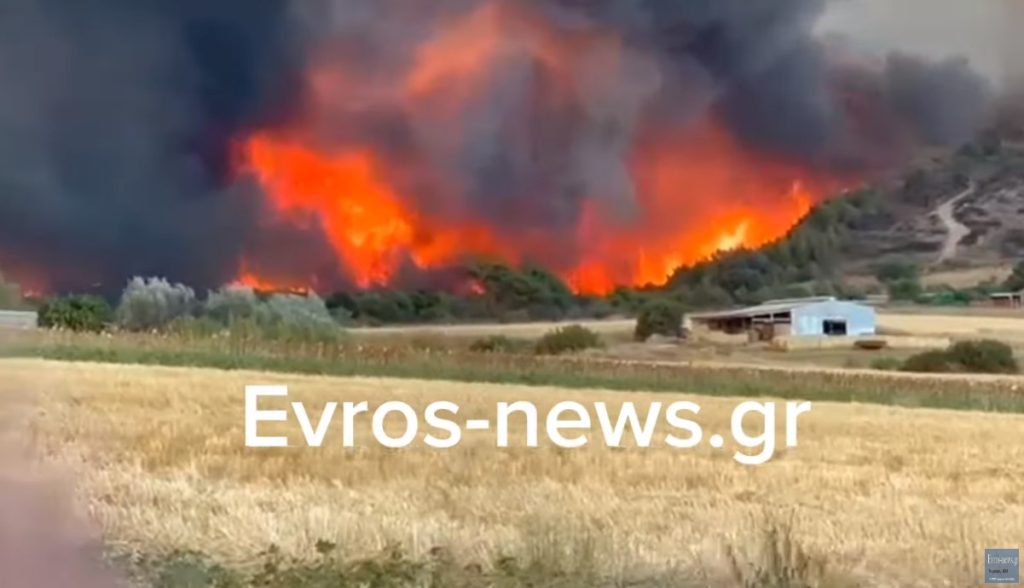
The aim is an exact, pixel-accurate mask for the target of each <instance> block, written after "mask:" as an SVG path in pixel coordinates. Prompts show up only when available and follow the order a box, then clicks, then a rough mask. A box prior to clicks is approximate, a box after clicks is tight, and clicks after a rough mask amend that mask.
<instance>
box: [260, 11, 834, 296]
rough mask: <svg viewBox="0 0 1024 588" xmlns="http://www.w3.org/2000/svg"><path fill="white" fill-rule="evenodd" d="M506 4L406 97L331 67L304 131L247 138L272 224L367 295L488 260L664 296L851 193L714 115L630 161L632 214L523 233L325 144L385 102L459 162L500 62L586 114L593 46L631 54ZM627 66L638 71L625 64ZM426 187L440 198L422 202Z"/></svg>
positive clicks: (424, 67) (584, 216) (656, 138)
mask: <svg viewBox="0 0 1024 588" xmlns="http://www.w3.org/2000/svg"><path fill="white" fill-rule="evenodd" d="M508 6H510V5H508V4H504V3H492V4H485V5H484V6H483V7H482V8H481V9H480V10H478V11H477V12H475V13H473V14H471V15H469V16H467V17H465V18H463V19H462V20H460V21H457V22H454V23H451V24H450V26H448V27H446V28H443V29H442V31H441V32H440V33H438V35H437V36H435V37H434V38H431V39H429V40H427V41H426V42H425V43H424V44H423V45H422V46H421V47H420V49H419V51H418V52H417V53H416V55H414V56H413V57H412V59H411V67H410V69H409V71H408V72H407V75H406V76H405V77H404V78H403V79H402V80H401V82H399V83H398V84H397V85H395V86H393V87H383V88H381V87H376V86H374V87H370V85H368V84H364V85H361V84H359V83H356V81H354V80H351V79H348V77H347V76H346V73H345V72H344V71H340V72H339V71H337V70H336V68H335V67H334V66H333V65H332V64H331V63H330V62H329V61H326V62H325V63H322V64H318V65H317V66H316V67H314V69H313V71H312V72H311V73H310V78H311V80H310V82H311V83H310V84H309V86H310V88H311V92H312V95H311V96H310V98H309V101H308V104H307V112H306V113H305V115H304V117H303V118H302V120H301V121H299V122H298V123H296V124H295V125H294V126H293V127H292V128H288V129H285V130H277V131H273V132H261V133H257V134H255V135H252V136H250V137H247V138H245V139H244V141H243V149H242V152H243V155H244V170H245V171H246V172H248V173H251V174H252V175H253V176H254V177H256V178H257V179H258V181H259V183H260V184H261V186H262V187H263V190H264V192H265V193H266V194H267V195H268V198H269V200H270V202H271V203H272V205H273V210H274V212H275V214H276V218H275V219H274V221H275V222H284V223H289V224H292V225H295V226H300V227H307V228H310V229H317V230H320V231H322V232H323V234H324V235H325V236H326V238H327V241H328V242H329V243H330V246H331V248H332V249H333V253H334V256H335V258H336V260H337V270H338V272H339V273H341V274H342V275H345V276H347V278H348V279H350V281H351V282H353V283H354V284H356V285H357V286H359V287H362V288H367V287H371V286H376V285H386V284H390V283H392V282H394V281H395V279H396V278H397V276H398V275H399V274H400V273H401V271H402V270H403V268H405V267H414V268H417V269H419V270H430V269H434V268H443V267H447V266H452V265H458V264H460V263H462V262H465V261H467V260H470V259H476V258H480V257H487V258H496V259H501V260H504V261H505V262H507V263H512V264H517V263H522V262H524V261H531V262H537V263H541V264H543V265H545V266H547V267H549V268H550V269H552V270H553V271H555V272H557V273H558V274H559V275H561V276H562V277H563V278H564V279H565V280H566V281H567V283H569V284H570V285H571V286H572V288H573V289H574V290H576V291H577V292H580V293H588V294H603V293H607V292H610V291H611V290H612V289H614V288H615V287H616V286H619V285H646V284H661V283H664V282H665V281H666V280H667V278H668V277H669V276H670V275H671V274H672V272H673V271H675V270H676V269H677V268H678V267H679V266H681V265H686V264H692V263H696V262H699V261H702V260H704V259H707V258H708V257H710V256H712V255H714V254H715V253H717V252H719V251H726V250H734V249H738V248H743V247H747V248H755V247H759V246H762V245H765V244H766V243H769V242H771V241H772V240H775V239H777V238H779V237H781V236H782V235H784V234H785V233H786V232H787V231H788V230H789V229H790V228H792V227H793V226H794V225H795V224H796V223H797V222H798V221H799V220H800V219H801V218H802V217H804V216H805V215H806V214H807V213H808V211H809V210H810V208H811V206H812V204H813V203H815V202H817V201H820V200H821V199H822V198H823V197H824V196H826V195H827V194H829V193H830V192H831V191H832V190H835V189H836V188H838V187H839V183H838V182H837V181H836V179H834V178H829V177H820V176H818V175H817V174H815V173H812V172H810V171H808V170H804V169H801V168H799V167H797V166H794V165H793V164H791V163H790V162H786V161H782V160H778V159H775V158H772V157H768V156H766V155H764V154H761V153H758V152H756V151H755V150H753V149H751V148H749V147H747V146H745V145H743V144H741V143H740V142H739V141H738V140H736V139H735V138H734V137H733V136H731V135H730V134H729V133H728V132H727V131H725V130H724V127H722V126H720V125H718V124H716V123H715V121H714V120H713V118H712V117H710V116H708V117H707V119H706V120H705V121H703V123H701V124H697V125H694V124H692V122H691V123H689V124H688V125H687V126H686V127H685V128H673V127H671V126H669V127H668V128H662V127H660V126H658V125H654V127H653V128H651V129H648V130H646V131H645V132H643V133H641V134H640V135H639V136H638V137H637V138H636V140H635V144H634V145H633V146H632V149H631V153H630V154H628V155H627V159H628V161H627V164H628V165H627V167H628V174H629V176H630V180H631V183H632V184H633V187H634V195H633V197H632V201H631V202H607V201H605V200H603V199H601V198H596V197H589V198H584V199H583V200H582V203H581V204H580V206H581V208H580V210H579V214H578V215H577V216H578V218H577V219H576V222H575V225H574V226H573V227H571V228H570V229H569V230H566V227H564V226H561V225H557V224H555V223H552V225H553V226H533V225H531V226H523V225H520V226H514V225H511V224H507V223H500V222H497V221H496V220H495V218H494V216H486V215H483V214H481V213H480V211H479V210H477V209H476V208H474V205H473V203H471V202H469V201H468V198H467V197H466V196H464V195H463V193H464V191H465V190H464V179H463V178H460V177H453V176H452V175H451V173H450V170H447V169H446V168H445V167H444V166H441V165H434V163H436V162H435V160H433V159H431V158H430V157H421V158H419V159H416V158H411V159H410V158H408V157H406V156H402V157H396V155H395V154H394V153H389V152H383V151H382V150H380V149H379V148H375V147H374V146H373V145H371V144H369V143H366V142H360V141H359V140H358V139H352V138H346V139H345V140H343V141H335V142H331V141H324V140H322V138H321V136H320V134H319V133H318V130H319V128H320V127H322V126H326V125H327V124H328V123H329V122H330V121H335V120H337V119H339V118H343V117H344V116H345V115H349V114H350V112H349V110H351V109H352V108H355V107H356V106H355V105H358V104H365V103H366V102H367V101H371V98H372V101H374V102H377V101H385V102H387V101H390V102H388V103H389V104H390V105H391V106H393V107H395V108H400V109H404V110H405V111H407V112H415V113H417V114H422V115H423V116H422V118H423V119H424V120H428V121H431V122H430V124H443V125H446V128H445V129H444V131H445V132H442V133H437V132H436V129H433V130H434V131H435V132H434V134H433V135H431V137H432V138H434V137H435V136H436V135H438V134H440V135H442V136H443V138H444V141H443V142H441V143H437V144H429V145H425V146H424V148H425V149H426V150H427V151H432V150H436V151H440V152H441V153H442V155H449V153H448V152H449V151H452V152H453V153H455V154H456V155H460V154H462V153H463V152H462V151H459V150H458V149H457V148H456V147H453V146H454V145H460V141H462V140H464V138H463V137H462V134H463V132H464V128H463V126H464V125H466V124H469V123H468V122H466V121H463V120H461V118H460V115H461V112H462V110H463V106H464V104H466V103H467V101H470V100H472V99H473V96H475V95H476V94H477V93H479V92H481V91H482V90H481V87H483V86H485V85H486V84H484V83H483V80H484V79H485V78H486V77H487V76H488V75H489V73H488V72H489V71H490V70H491V68H492V65H493V63H494V62H496V61H500V60H507V59H513V58H516V57H519V58H522V59H524V60H527V61H529V62H530V63H532V64H533V67H534V69H535V70H537V71H543V72H547V74H548V77H550V78H551V79H553V80H554V82H553V84H552V86H551V89H550V91H549V93H548V94H544V95H541V96H540V97H538V98H537V100H538V101H539V103H540V105H541V107H544V108H552V109H560V108H567V109H570V110H571V109H572V108H574V107H577V106H578V105H579V103H580V102H581V101H582V98H581V96H580V95H579V93H580V92H583V91H584V89H583V87H581V84H580V83H578V80H574V79H573V78H572V77H571V76H572V75H573V74H572V72H574V71H577V70H579V69H584V67H583V64H581V63H579V59H578V58H577V55H578V54H579V49H580V47H587V48H589V49H593V48H594V47H599V48H600V49H601V50H602V51H603V52H604V55H611V56H615V55H618V54H619V53H618V52H619V51H620V46H619V42H618V40H617V39H614V38H609V37H607V36H602V35H599V34H595V33H593V32H586V33H573V34H563V35H559V34H556V31H552V30H549V29H548V28H546V25H544V24H543V23H538V22H534V21H533V20H531V19H530V18H529V15H528V14H524V13H521V12H517V11H515V10H510V9H509V8H508ZM612 61H613V62H614V61H615V60H612ZM615 67H618V68H625V67H628V66H627V65H625V60H619V62H618V63H616V66H615ZM611 69H612V70H614V69H615V68H614V67H613V68H611ZM608 75H609V76H614V75H618V74H617V73H616V72H615V71H612V73H610V74H608ZM602 83H606V84H607V83H612V82H610V81H607V80H602ZM436 121H441V123H437V122H436ZM510 132H515V130H514V129H512V131H510ZM538 132H543V129H540V130H539V131H538ZM410 177H413V178H415V181H410V179H409V178H410ZM424 185H426V186H429V188H428V189H427V190H426V192H427V193H429V194H430V197H423V196H422V195H421V194H420V193H419V192H418V190H419V189H420V187H421V186H424ZM527 196H528V197H529V198H541V197H543V195H527ZM588 196H589V195H588ZM594 196H596V195H594ZM242 274H243V275H242V277H241V278H240V282H242V283H248V284H251V285H268V284H267V283H266V282H267V279H266V278H260V277H257V275H256V274H255V273H252V272H251V270H249V269H244V270H243V272H242ZM273 282H274V283H277V281H276V280H275V281H273ZM303 285H304V286H309V285H310V284H308V283H305V284H303Z"/></svg>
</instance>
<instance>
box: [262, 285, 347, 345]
mask: <svg viewBox="0 0 1024 588" xmlns="http://www.w3.org/2000/svg"><path fill="white" fill-rule="evenodd" d="M253 321H254V322H255V324H256V326H257V327H258V328H259V330H260V332H261V334H262V335H263V336H265V337H269V338H273V339H292V340H298V341H333V340H335V339H337V338H338V337H339V336H340V335H341V329H340V327H339V326H338V324H337V323H336V322H334V318H333V317H332V316H331V313H330V311H328V310H327V306H326V305H324V301H323V300H321V299H320V297H319V296H317V295H316V294H312V293H311V294H307V295H305V296H300V295H297V294H275V295H273V296H271V297H270V298H268V299H267V300H266V301H265V302H263V303H261V304H259V305H258V306H257V307H256V309H255V314H254V315H253Z"/></svg>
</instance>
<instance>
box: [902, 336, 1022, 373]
mask: <svg viewBox="0 0 1024 588" xmlns="http://www.w3.org/2000/svg"><path fill="white" fill-rule="evenodd" d="M901 369H902V370H903V371H907V372H921V373H972V374H1016V373H1019V372H1020V366H1019V365H1018V363H1017V359H1016V358H1015V357H1014V355H1013V348H1011V347H1010V346H1009V345H1007V344H1006V343H1003V342H1001V341H993V340H989V339H985V340H980V341H961V342H959V343H955V344H953V345H952V346H950V347H949V348H948V349H945V350H934V351H925V352H924V353H919V354H917V355H914V356H912V357H910V358H909V359H907V361H906V362H904V363H903V366H902V368H901Z"/></svg>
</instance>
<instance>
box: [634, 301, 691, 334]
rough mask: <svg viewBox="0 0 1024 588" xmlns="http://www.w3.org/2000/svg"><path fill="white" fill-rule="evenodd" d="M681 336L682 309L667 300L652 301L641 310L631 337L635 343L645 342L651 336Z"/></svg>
mask: <svg viewBox="0 0 1024 588" xmlns="http://www.w3.org/2000/svg"><path fill="white" fill-rule="evenodd" d="M682 334H683V311H682V309H681V308H679V306H678V305H676V304H673V303H672V302H671V301H668V300H652V301H650V302H648V303H647V304H645V305H644V306H643V308H642V309H641V311H640V315H639V316H638V317H637V319H636V329H635V330H634V332H633V337H634V338H635V339H636V340H637V341H646V340H647V339H649V338H650V337H651V335H664V336H666V337H681V336H682Z"/></svg>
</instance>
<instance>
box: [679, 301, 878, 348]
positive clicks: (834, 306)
mask: <svg viewBox="0 0 1024 588" xmlns="http://www.w3.org/2000/svg"><path fill="white" fill-rule="evenodd" d="M686 323H687V327H688V328H689V329H690V330H691V331H692V332H694V333H695V334H699V333H700V332H701V331H704V332H718V333H723V334H726V335H734V336H740V335H745V336H746V338H747V340H749V341H770V340H772V339H774V338H776V337H823V336H824V337H861V336H870V335H874V334H875V330H876V314H875V309H874V308H872V307H870V306H868V305H866V304H861V303H858V302H853V301H847V300H836V299H835V298H831V297H828V298H799V299H792V300H773V301H770V302H766V303H764V304H760V305H758V306H751V307H748V308H741V309H736V310H726V311H721V312H704V313H695V314H690V315H687V317H686Z"/></svg>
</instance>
